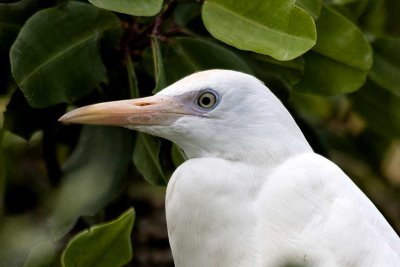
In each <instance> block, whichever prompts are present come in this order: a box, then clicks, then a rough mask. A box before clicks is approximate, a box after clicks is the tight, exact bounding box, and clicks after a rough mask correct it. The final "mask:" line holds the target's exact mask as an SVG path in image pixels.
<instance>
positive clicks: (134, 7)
mask: <svg viewBox="0 0 400 267" xmlns="http://www.w3.org/2000/svg"><path fill="white" fill-rule="evenodd" d="M89 2H90V3H92V4H93V5H95V6H97V7H99V8H104V9H107V10H111V11H115V12H120V13H123V14H128V15H132V16H154V15H156V14H157V13H158V12H160V11H161V7H162V4H163V0H89Z"/></svg>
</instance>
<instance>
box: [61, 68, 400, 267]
mask: <svg viewBox="0 0 400 267" xmlns="http://www.w3.org/2000/svg"><path fill="white" fill-rule="evenodd" d="M201 97H203V99H204V98H206V99H205V100H204V103H203V102H199V101H203V99H201ZM214 97H215V99H214ZM210 101H211V102H210ZM211 104H212V105H211ZM60 120H61V121H65V122H72V123H91V124H105V125H108V124H109V125H121V126H124V127H128V128H131V129H135V130H139V131H143V132H146V133H150V134H154V135H157V136H161V137H164V138H167V139H169V140H171V141H173V142H175V143H176V144H178V145H179V146H180V147H181V148H182V149H183V151H184V152H185V153H186V155H187V156H188V158H189V160H187V161H186V162H185V163H184V164H182V165H181V166H180V167H178V169H177V170H176V171H175V173H174V174H173V176H172V178H171V179H170V181H169V183H168V187H167V193H166V214H167V225H168V234H169V240H170V244H171V249H172V253H173V257H174V262H175V265H176V266H177V267H180V266H284V265H285V264H303V265H304V266H324V267H325V266H360V267H361V266H400V239H399V237H398V236H397V234H396V233H395V231H394V230H393V229H392V228H391V226H390V225H389V224H388V222H387V221H386V220H385V218H384V217H383V216H382V215H381V213H380V212H379V211H378V210H377V208H376V207H375V206H374V205H373V204H372V202H371V201H370V200H369V199H368V198H367V197H366V196H365V195H364V194H363V193H362V192H361V190H360V189H358V187H357V186H356V185H355V184H354V183H353V182H352V181H351V179H350V178H349V177H348V176H347V175H346V174H345V173H344V172H342V171H341V170H340V168H339V167H337V166H336V165H335V164H334V163H332V162H331V161H329V160H328V159H325V158H323V157H322V156H319V155H317V154H315V153H314V152H313V151H312V149H311V147H310V146H309V144H308V142H307V141H306V139H305V137H304V136H303V134H302V132H301V130H300V129H299V127H298V126H297V125H296V123H295V122H294V120H293V118H292V117H291V115H290V114H289V112H288V111H287V110H286V108H285V107H284V106H283V105H282V103H281V102H280V101H279V100H278V99H277V98H276V97H275V96H274V95H273V94H272V93H271V92H270V91H269V90H268V88H267V87H266V86H265V85H263V84H262V82H260V81H259V80H257V79H256V78H255V77H253V76H250V75H247V74H243V73H239V72H234V71H227V70H209V71H203V72H199V73H195V74H193V75H191V76H188V77H186V78H184V79H182V80H180V81H178V82H176V83H175V84H172V85H171V86H169V87H167V88H165V89H164V90H162V91H161V92H160V93H158V94H157V95H156V96H154V97H150V98H143V99H137V100H124V101H118V102H111V103H105V104H104V103H103V104H96V105H93V106H88V107H84V108H80V109H77V110H75V111H72V112H71V113H68V114H66V115H65V116H64V117H62V118H61V119H60Z"/></svg>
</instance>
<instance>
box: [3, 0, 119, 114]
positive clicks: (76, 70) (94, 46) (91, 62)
mask: <svg viewBox="0 0 400 267" xmlns="http://www.w3.org/2000/svg"><path fill="white" fill-rule="evenodd" d="M119 30H120V22H119V19H118V18H117V17H116V16H115V15H114V14H113V13H111V12H107V11H102V10H100V9H98V8H96V7H93V6H91V5H88V4H84V3H80V2H75V1H69V2H67V3H65V4H61V5H59V6H57V7H55V8H49V9H45V10H42V11H39V12H37V13H36V14H35V15H33V16H32V17H31V18H30V19H29V20H28V21H27V22H26V24H25V25H24V27H23V28H22V29H21V31H20V33H19V35H18V37H17V39H16V41H15V43H14V44H13V46H12V48H11V51H10V60H11V67H12V73H13V76H14V79H15V80H16V82H17V84H18V86H19V87H20V88H21V90H22V91H23V92H24V95H25V97H26V98H27V100H28V102H29V104H30V105H32V106H34V107H46V106H50V105H54V104H57V103H61V102H69V103H70V102H73V101H75V100H76V99H79V98H80V97H82V96H83V95H85V94H87V93H88V92H89V91H91V90H92V89H94V88H96V87H98V86H99V84H100V83H101V82H106V81H107V73H106V69H105V67H104V66H103V63H102V61H101V56H100V53H99V40H100V38H101V36H102V35H104V34H105V33H106V32H108V31H119Z"/></svg>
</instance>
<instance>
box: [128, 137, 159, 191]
mask: <svg viewBox="0 0 400 267" xmlns="http://www.w3.org/2000/svg"><path fill="white" fill-rule="evenodd" d="M136 138H137V139H136V144H135V149H134V151H133V162H134V163H135V166H136V167H137V169H138V170H139V172H140V173H141V174H142V175H143V177H144V179H146V181H147V182H149V183H150V184H153V185H166V182H167V181H166V176H165V174H164V172H163V169H162V167H161V164H160V158H159V154H160V146H161V143H160V140H159V139H158V138H157V137H154V136H151V135H148V134H144V133H137V137H136Z"/></svg>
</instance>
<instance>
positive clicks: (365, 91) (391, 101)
mask: <svg viewBox="0 0 400 267" xmlns="http://www.w3.org/2000/svg"><path fill="white" fill-rule="evenodd" d="M350 97H351V100H352V106H353V109H354V110H355V111H356V112H357V113H358V114H359V115H360V116H361V117H362V118H364V121H365V123H366V124H367V126H368V127H369V128H370V129H371V130H372V131H373V132H375V133H376V134H378V135H379V136H381V137H385V138H389V139H393V138H398V137H399V136H400V112H399V107H400V98H399V97H398V96H395V95H393V94H391V93H390V92H389V91H387V90H385V89H383V88H381V87H379V86H377V85H376V84H374V83H373V82H371V81H367V83H366V84H365V85H364V86H363V87H362V88H361V89H360V90H359V91H357V92H355V93H353V94H351V95H350Z"/></svg>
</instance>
